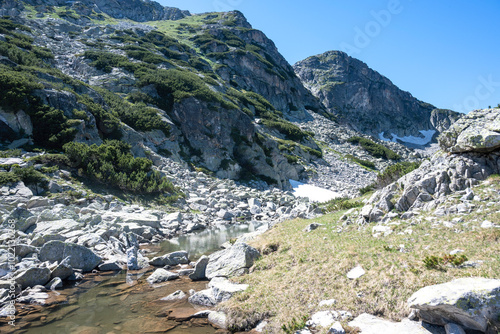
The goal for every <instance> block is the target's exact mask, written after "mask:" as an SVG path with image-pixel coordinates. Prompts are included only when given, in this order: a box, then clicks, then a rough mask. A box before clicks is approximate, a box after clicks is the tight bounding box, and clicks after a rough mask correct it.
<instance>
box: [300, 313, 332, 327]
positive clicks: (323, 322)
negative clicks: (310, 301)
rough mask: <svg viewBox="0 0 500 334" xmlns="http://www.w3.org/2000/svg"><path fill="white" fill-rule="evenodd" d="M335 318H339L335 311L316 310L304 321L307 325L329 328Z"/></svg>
mask: <svg viewBox="0 0 500 334" xmlns="http://www.w3.org/2000/svg"><path fill="white" fill-rule="evenodd" d="M337 319H339V314H338V313H337V312H335V311H321V312H316V313H314V314H313V315H312V316H311V319H309V320H308V321H307V323H306V325H307V326H308V327H323V328H329V327H330V326H332V325H333V324H334V323H335V322H336V321H337Z"/></svg>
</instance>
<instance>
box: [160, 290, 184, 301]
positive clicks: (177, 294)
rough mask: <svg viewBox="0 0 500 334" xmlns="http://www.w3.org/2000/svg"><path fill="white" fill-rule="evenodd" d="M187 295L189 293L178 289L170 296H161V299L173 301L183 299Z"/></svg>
mask: <svg viewBox="0 0 500 334" xmlns="http://www.w3.org/2000/svg"><path fill="white" fill-rule="evenodd" d="M186 297H187V295H186V294H185V293H184V292H183V291H182V290H177V291H175V292H174V293H171V294H169V295H168V296H166V297H163V298H161V299H160V300H163V301H167V302H172V301H177V300H182V299H184V298H186Z"/></svg>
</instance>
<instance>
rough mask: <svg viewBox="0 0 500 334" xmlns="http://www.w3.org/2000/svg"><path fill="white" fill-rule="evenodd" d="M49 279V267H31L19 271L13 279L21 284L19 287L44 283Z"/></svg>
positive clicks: (23, 287)
mask: <svg viewBox="0 0 500 334" xmlns="http://www.w3.org/2000/svg"><path fill="white" fill-rule="evenodd" d="M49 280H50V269H49V268H45V267H42V268H37V267H32V268H29V269H27V270H24V271H22V272H20V273H19V274H17V275H16V276H15V277H14V281H15V282H16V284H19V285H20V286H21V289H26V288H27V287H31V286H35V285H45V284H47V282H48V281H49Z"/></svg>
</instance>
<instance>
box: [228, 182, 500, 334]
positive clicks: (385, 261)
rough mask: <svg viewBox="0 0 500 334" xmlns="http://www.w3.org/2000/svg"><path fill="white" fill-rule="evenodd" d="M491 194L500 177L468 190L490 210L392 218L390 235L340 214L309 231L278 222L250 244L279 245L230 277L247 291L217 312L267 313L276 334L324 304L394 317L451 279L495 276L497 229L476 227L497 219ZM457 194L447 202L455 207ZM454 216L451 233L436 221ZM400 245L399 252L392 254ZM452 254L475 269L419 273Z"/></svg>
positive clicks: (499, 260)
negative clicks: (358, 272) (427, 261)
mask: <svg viewBox="0 0 500 334" xmlns="http://www.w3.org/2000/svg"><path fill="white" fill-rule="evenodd" d="M499 189H500V177H492V178H490V179H489V180H488V181H486V182H484V183H483V184H482V185H480V186H478V187H476V188H474V192H475V193H476V194H477V195H479V196H480V197H481V198H482V200H483V201H479V202H473V203H474V204H475V205H476V206H477V207H478V208H479V207H480V206H481V205H482V204H483V205H485V204H486V203H487V202H488V201H493V202H495V201H496V204H495V205H491V206H489V207H488V206H486V205H485V209H484V211H483V212H481V213H477V212H476V211H474V212H472V213H471V214H469V215H465V216H464V215H462V216H458V215H453V216H445V217H439V218H435V219H433V218H431V217H432V212H431V213H426V215H421V216H419V217H418V218H417V219H416V220H413V221H414V222H415V223H414V224H411V223H410V221H400V220H396V221H394V226H393V233H392V234H390V235H389V236H386V237H383V236H382V237H378V238H375V237H373V236H372V227H373V225H371V224H370V225H367V226H364V227H359V226H358V225H356V224H351V225H348V226H346V227H342V221H340V222H339V218H340V217H341V216H342V214H343V212H335V213H332V214H328V215H324V216H322V217H320V218H318V219H314V220H313V221H314V222H318V223H321V224H324V225H325V226H323V227H320V228H319V229H317V230H315V231H312V232H310V233H306V232H304V231H303V230H304V228H305V227H306V226H307V225H308V224H310V223H311V222H312V221H311V220H304V219H296V220H292V221H287V222H284V223H282V224H279V225H278V226H276V227H275V228H274V229H272V230H270V231H269V232H267V233H266V234H264V235H263V236H262V237H260V238H259V239H258V240H256V241H254V242H253V243H251V244H252V245H253V246H254V247H257V248H259V249H260V250H265V249H270V247H271V246H273V247H275V246H276V245H279V246H278V250H277V251H275V252H272V253H270V254H268V255H264V256H263V257H262V258H261V259H260V260H259V261H257V263H256V264H255V267H254V270H253V272H252V273H251V274H250V275H247V276H244V277H241V278H238V281H239V282H241V283H246V284H249V285H250V288H249V289H248V290H247V291H246V292H244V293H241V294H239V295H238V296H237V297H236V298H233V299H232V300H231V301H229V302H228V303H227V304H226V305H223V306H222V307H223V308H226V309H227V308H229V309H232V312H230V313H231V314H232V315H233V317H234V318H233V321H235V322H236V323H241V321H242V319H244V317H245V315H246V316H248V315H251V316H253V317H256V315H258V314H266V313H267V314H269V315H270V316H271V321H270V325H271V328H272V331H271V332H273V333H277V332H279V331H280V328H281V326H282V325H286V324H289V323H291V321H292V319H293V318H296V319H299V318H302V317H303V316H304V315H305V316H309V315H311V314H312V313H314V312H316V311H320V310H326V309H328V308H325V307H323V308H319V307H318V303H319V302H320V301H321V300H325V299H336V300H337V302H336V304H335V305H334V306H333V307H331V309H335V310H346V311H350V312H352V313H353V315H354V316H357V315H359V314H361V313H363V312H368V313H371V314H376V315H379V316H383V317H386V318H390V319H394V320H398V319H401V318H403V317H405V316H407V315H408V313H409V309H408V307H407V300H408V298H409V297H410V296H411V295H412V294H413V293H414V292H416V291H417V290H418V289H420V288H422V287H424V286H427V285H432V284H438V283H444V282H447V281H450V280H452V279H454V278H458V277H469V276H472V277H474V276H481V277H488V278H498V277H499V276H500V265H499V264H500V229H498V228H490V229H482V228H480V227H479V226H480V225H481V223H482V222H483V221H484V220H485V219H488V220H490V221H492V222H499V221H500V213H499V212H498V210H499V209H500V205H498V201H497V198H496V196H498V195H495V194H498V190H499ZM459 197H460V196H458V195H456V196H454V198H450V199H449V200H450V202H457V201H458V200H457V198H459ZM488 197H489V200H485V199H487V198H488ZM455 217H460V218H462V219H463V222H460V223H457V224H456V225H455V226H453V228H448V227H445V226H444V225H443V224H442V222H443V221H451V220H452V219H453V218H455ZM409 229H411V230H412V233H409ZM401 245H404V252H400V248H401ZM454 249H462V250H464V252H463V253H460V254H465V255H466V256H467V257H468V259H469V260H471V261H483V263H482V264H481V265H480V266H479V267H476V268H470V267H469V268H457V267H452V266H443V267H441V268H440V269H427V268H425V266H424V264H423V259H424V258H425V257H426V256H431V255H436V256H442V255H444V254H448V253H449V252H450V251H452V250H454ZM356 265H361V266H362V267H363V268H364V269H365V270H366V274H365V275H364V276H362V277H361V278H359V279H357V280H349V279H348V278H347V277H346V273H347V272H348V271H349V270H350V269H352V268H353V267H355V266H356ZM325 332H326V331H325Z"/></svg>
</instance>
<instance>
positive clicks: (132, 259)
mask: <svg viewBox="0 0 500 334" xmlns="http://www.w3.org/2000/svg"><path fill="white" fill-rule="evenodd" d="M137 252H138V249H137V246H135V245H134V246H132V247H129V248H128V249H127V269H128V270H139V269H141V267H140V266H139V262H138V259H137Z"/></svg>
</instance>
